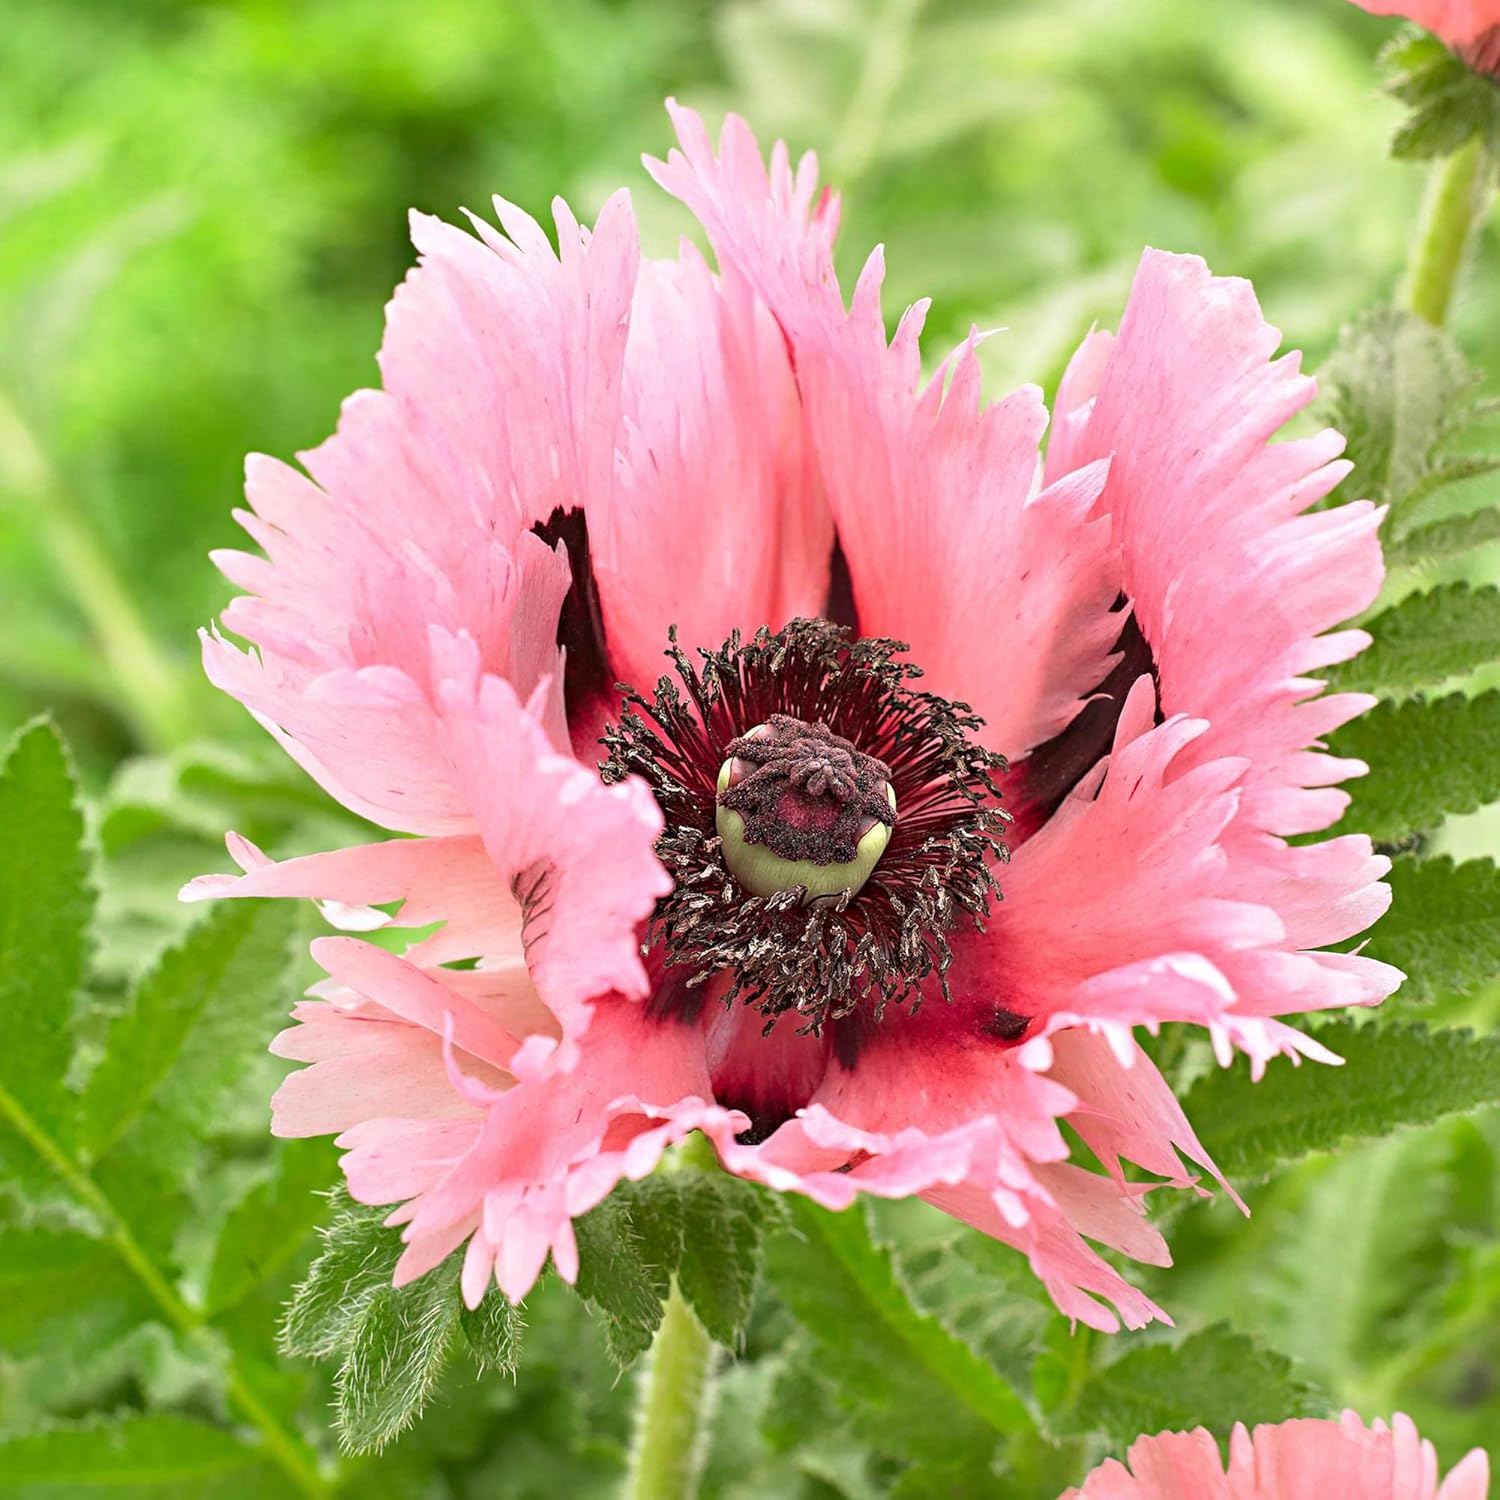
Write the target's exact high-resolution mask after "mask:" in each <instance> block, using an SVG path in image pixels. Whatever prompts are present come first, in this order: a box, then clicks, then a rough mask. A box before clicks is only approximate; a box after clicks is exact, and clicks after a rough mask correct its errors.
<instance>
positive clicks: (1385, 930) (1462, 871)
mask: <svg viewBox="0 0 1500 1500" xmlns="http://www.w3.org/2000/svg"><path fill="white" fill-rule="evenodd" d="M1390 885H1391V909H1390V911H1388V912H1387V913H1386V915H1385V916H1384V917H1382V918H1381V919H1380V922H1379V923H1378V924H1377V926H1376V928H1375V932H1374V935H1373V936H1372V937H1371V939H1370V942H1369V944H1368V946H1367V947H1366V949H1365V952H1367V953H1369V954H1370V955H1371V956H1372V957H1374V958H1380V959H1384V960H1385V962H1386V963H1389V964H1395V965H1396V967H1397V968H1398V969H1404V970H1405V971H1406V983H1405V984H1404V985H1403V986H1402V987H1401V992H1400V999H1401V1003H1402V1004H1404V1005H1409V1004H1420V1003H1422V1002H1424V1001H1430V1000H1435V999H1437V998H1438V997H1439V996H1442V995H1467V994H1470V993H1472V992H1473V991H1474V990H1476V989H1477V988H1478V987H1479V986H1480V985H1482V984H1488V983H1489V982H1490V981H1491V980H1492V979H1494V978H1496V977H1497V976H1500V870H1497V869H1496V868H1495V866H1494V864H1493V863H1491V861H1489V860H1487V859H1476V860H1471V861H1469V862H1468V863H1466V864H1461V865H1455V864H1454V863H1453V861H1452V860H1451V859H1447V858H1442V859H1429V860H1415V859H1398V860H1397V861H1396V863H1395V865H1394V866H1393V868H1392V870H1391V874H1390Z"/></svg>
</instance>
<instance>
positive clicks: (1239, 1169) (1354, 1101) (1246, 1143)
mask: <svg viewBox="0 0 1500 1500" xmlns="http://www.w3.org/2000/svg"><path fill="white" fill-rule="evenodd" d="M1316 1035H1317V1038H1318V1040H1319V1041H1320V1042H1321V1043H1322V1044H1323V1045H1324V1046H1325V1047H1329V1048H1331V1049H1332V1050H1333V1051H1334V1052H1336V1053H1337V1054H1338V1055H1339V1056H1340V1057H1342V1058H1343V1059H1344V1064H1343V1066H1342V1067H1339V1068H1331V1067H1325V1066H1322V1065H1321V1064H1317V1063H1304V1064H1302V1066H1301V1067H1293V1066H1291V1065H1290V1064H1288V1063H1287V1062H1284V1061H1278V1062H1277V1063H1276V1064H1274V1065H1273V1066H1272V1067H1271V1068H1270V1069H1269V1070H1268V1071H1267V1073H1266V1076H1265V1077H1264V1078H1262V1079H1261V1081H1260V1082H1259V1083H1251V1082H1250V1080H1249V1077H1248V1073H1247V1068H1246V1065H1245V1064H1244V1062H1243V1060H1242V1061H1241V1062H1239V1063H1237V1064H1236V1065H1235V1066H1233V1067H1231V1068H1225V1069H1216V1070H1215V1071H1214V1072H1212V1073H1209V1074H1207V1075H1205V1076H1204V1077H1203V1078H1200V1079H1199V1080H1198V1082H1197V1083H1195V1084H1194V1085H1193V1087H1192V1088H1191V1089H1190V1090H1189V1091H1188V1095H1187V1098H1186V1099H1185V1100H1184V1101H1183V1108H1184V1109H1185V1110H1186V1111H1187V1114H1188V1118H1189V1119H1191V1120H1194V1121H1195V1122H1196V1123H1197V1125H1198V1127H1199V1136H1200V1137H1201V1139H1202V1141H1203V1144H1204V1146H1205V1147H1206V1148H1207V1150H1208V1152H1209V1154H1210V1155H1211V1156H1212V1157H1213V1159H1214V1160H1215V1161H1216V1162H1217V1163H1218V1165H1219V1168H1220V1170H1222V1171H1223V1172H1224V1173H1226V1174H1227V1175H1229V1176H1242V1177H1249V1176H1264V1175H1265V1174H1267V1173H1269V1172H1270V1171H1272V1170H1273V1169H1274V1168H1276V1167H1277V1166H1279V1165H1281V1164H1282V1163H1283V1162H1287V1161H1291V1160H1294V1159H1295V1158H1297V1157H1300V1156H1306V1155H1308V1153H1310V1152H1313V1151H1329V1150H1332V1149H1333V1148H1334V1147H1336V1146H1338V1145H1340V1144H1341V1143H1342V1142H1344V1141H1346V1140H1350V1139H1352V1138H1358V1137H1367V1136H1378V1135H1385V1134H1387V1133H1388V1132H1390V1131H1392V1130H1394V1129H1395V1128H1396V1127H1397V1126H1400V1125H1418V1124H1423V1123H1425V1122H1427V1121H1429V1120H1435V1119H1437V1118H1438V1117H1439V1116H1441V1115H1448V1114H1454V1113H1456V1112H1458V1111H1461V1110H1469V1109H1474V1108H1475V1107H1476V1106H1478V1105H1481V1104H1486V1103H1489V1102H1490V1101H1492V1100H1497V1099H1500V1037H1492V1036H1475V1035H1474V1033H1473V1032H1470V1031H1434V1030H1430V1029H1429V1028H1428V1027H1426V1026H1422V1025H1394V1024H1392V1025H1356V1024H1354V1023H1353V1022H1349V1021H1339V1022H1335V1023H1333V1024H1332V1025H1328V1026H1322V1027H1319V1028H1318V1030H1317V1033H1316Z"/></svg>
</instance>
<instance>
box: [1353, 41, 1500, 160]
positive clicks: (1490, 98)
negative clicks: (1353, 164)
mask: <svg viewBox="0 0 1500 1500" xmlns="http://www.w3.org/2000/svg"><path fill="white" fill-rule="evenodd" d="M1380 61H1381V65H1382V69H1383V71H1384V73H1385V79H1386V82H1385V89H1386V92H1387V93H1389V94H1392V95H1394V96H1395V97H1396V98H1397V99H1400V100H1401V101H1402V102H1403V103H1404V104H1408V105H1410V106H1411V114H1410V115H1409V116H1408V117H1407V118H1406V120H1405V121H1403V122H1402V124H1401V126H1400V127H1399V129H1398V130H1397V131H1396V134H1395V135H1394V137H1393V138H1392V140H1391V155H1392V156H1395V157H1397V158H1398V159H1400V160H1403V161H1426V160H1429V159H1431V158H1432V157H1435V156H1449V155H1451V154H1452V153H1453V152H1455V151H1457V150H1458V149H1459V148H1460V147H1461V146H1463V145H1464V144H1465V143H1466V142H1467V141H1469V140H1471V139H1472V138H1473V137H1474V136H1476V135H1477V136H1479V137H1480V138H1481V139H1482V140H1483V141H1485V142H1486V143H1487V144H1489V145H1494V144H1495V142H1496V141H1500V90H1497V89H1496V88H1495V86H1494V84H1493V83H1492V82H1491V80H1490V79H1488V78H1482V77H1480V76H1479V75H1478V74H1477V73H1476V72H1475V71H1474V70H1473V69H1472V68H1470V67H1469V66H1468V64H1467V63H1465V62H1464V61H1463V59H1462V58H1460V57H1458V56H1456V55H1455V54H1453V53H1451V52H1449V51H1448V49H1447V48H1446V47H1445V46H1444V45H1443V44H1442V42H1440V41H1439V40H1438V39H1437V38H1436V37H1435V36H1430V35H1428V34H1427V33H1425V32H1417V31H1411V32H1407V33H1405V34H1403V35H1401V36H1399V37H1397V38H1396V40H1395V41H1393V42H1392V43H1391V44H1390V46H1388V47H1387V48H1386V49H1385V51H1384V52H1382V53H1381V56H1380Z"/></svg>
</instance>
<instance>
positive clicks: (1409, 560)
mask: <svg viewBox="0 0 1500 1500" xmlns="http://www.w3.org/2000/svg"><path fill="white" fill-rule="evenodd" d="M1494 541H1500V506H1493V505H1492V506H1486V507H1485V508H1484V509H1483V510H1475V511H1470V512H1469V513H1468V514H1466V515H1462V516H1449V517H1447V518H1446V519H1445V520H1442V521H1433V522H1430V523H1429V524H1428V525H1425V526H1416V527H1413V528H1412V530H1410V531H1408V532H1405V533H1404V534H1403V535H1401V536H1397V537H1393V538H1391V539H1390V540H1389V541H1387V543H1386V547H1385V560H1386V565H1387V566H1388V567H1391V568H1401V567H1410V566H1412V565H1413V564H1417V563H1439V562H1446V561H1447V560H1448V559H1449V558H1452V557H1458V556H1460V555H1461V554H1462V553H1465V552H1471V551H1473V549H1474V548H1476V547H1484V546H1487V545H1488V544H1489V543H1491V542H1494Z"/></svg>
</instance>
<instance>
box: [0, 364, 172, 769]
mask: <svg viewBox="0 0 1500 1500" xmlns="http://www.w3.org/2000/svg"><path fill="white" fill-rule="evenodd" d="M6 496H14V497H15V499H16V500H17V501H18V502H19V503H20V504H21V505H22V506H25V507H27V508H28V510H29V512H30V517H31V519H32V521H33V523H34V526H35V532H36V535H37V536H38V537H40V538H41V541H42V544H43V545H44V546H45V547H46V549H47V551H48V553H49V555H50V560H51V562H52V566H53V569H54V570H55V573H56V576H57V577H58V578H59V579H60V580H61V582H62V583H63V584H64V585H65V586H66V587H67V589H68V592H69V594H70V595H71V596H72V599H73V602H74V604H75V605H76V606H77V608H78V610H79V613H80V614H82V615H83V617H84V619H85V620H86V621H87V622H88V625H89V628H90V630H91V632H92V634H93V637H94V642H95V645H96V646H97V648H98V650H99V654H100V656H101V657H102V658H103V660H104V662H105V663H106V665H107V667H108V669H109V678H110V681H111V682H112V684H113V686H114V689H115V693H116V695H117V702H118V704H119V706H120V708H121V710H122V711H123V713H124V714H125V716H126V718H128V719H129V721H130V723H131V727H132V728H133V729H134V730H135V733H136V736H137V738H138V739H139V740H140V741H141V743H142V744H143V745H145V746H146V747H147V748H149V749H152V750H168V749H171V748H172V747H173V746H174V745H177V744H180V743H182V741H183V740H185V739H188V738H190V737H191V735H192V733H193V729H194V723H193V718H192V709H191V706H190V704H189V703H188V702H187V701H186V697H185V691H186V681H185V679H184V676H183V673H182V670H181V668H180V667H179V665H178V664H177V663H176V662H175V661H173V660H172V659H170V658H169V657H167V656H165V655H163V653H162V651H161V649H160V648H159V646H158V645H157V642H156V637H155V634H154V632H153V631H152V629H151V627H150V626H149V625H148V624H147V623H146V620H145V617H144V616H143V615H142V614H141V611H140V609H139V607H138V605H137V603H136V601H135V598H134V597H133V595H132V594H131V591H130V589H129V588H127V586H126V584H125V581H124V579H123V578H122V577H121V576H120V573H119V570H118V569H117V568H116V566H115V564H114V560H113V559H112V558H111V557H110V555H109V552H108V551H107V549H106V548H105V547H104V546H102V545H101V544H100V542H99V539H98V538H97V537H96V536H95V534H94V530H93V528H92V527H91V526H90V524H89V521H88V519H87V517H86V516H85V514H84V512H83V509H82V507H81V506H80V505H79V504H78V502H77V500H76V499H75V498H74V496H73V495H72V494H71V493H70V492H69V491H68V489H67V487H66V486H65V485H64V484H63V483H62V481H61V480H60V479H59V478H58V475H57V473H56V471H55V470H54V469H53V467H52V464H51V462H50V461H49V459H48V458H47V455H46V453H45V452H44V451H43V449H42V446H41V444H40V443H39V442H38V440H37V438H36V437H35V435H34V434H33V432H32V430H31V428H30V427H28V426H27V424H26V421H25V420H24V418H23V417H22V415H21V413H20V411H19V410H18V409H17V407H16V405H15V403H14V402H12V401H11V400H10V399H9V398H8V397H7V396H6V394H5V392H4V391H0V498H5V497H6Z"/></svg>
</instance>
